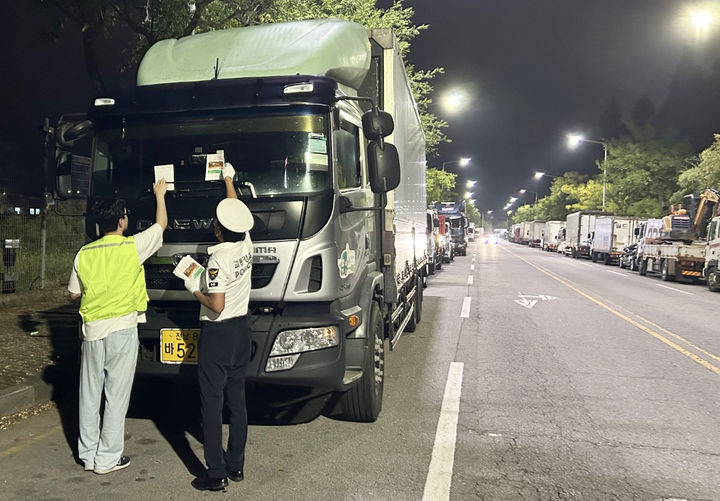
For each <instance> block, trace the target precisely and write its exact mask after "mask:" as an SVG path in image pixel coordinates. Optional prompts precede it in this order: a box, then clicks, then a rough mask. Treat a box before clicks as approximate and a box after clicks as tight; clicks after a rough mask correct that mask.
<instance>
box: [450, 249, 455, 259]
mask: <svg viewBox="0 0 720 501" xmlns="http://www.w3.org/2000/svg"><path fill="white" fill-rule="evenodd" d="M450 261H455V249H453V250H451V251H450Z"/></svg>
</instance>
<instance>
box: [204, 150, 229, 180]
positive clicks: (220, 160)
mask: <svg viewBox="0 0 720 501" xmlns="http://www.w3.org/2000/svg"><path fill="white" fill-rule="evenodd" d="M224 165H225V152H223V151H218V152H217V153H209V154H208V156H207V158H206V160H205V181H220V180H222V170H223V166H224Z"/></svg>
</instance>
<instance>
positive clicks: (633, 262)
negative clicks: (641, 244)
mask: <svg viewBox="0 0 720 501" xmlns="http://www.w3.org/2000/svg"><path fill="white" fill-rule="evenodd" d="M628 268H630V271H637V270H638V263H637V259H635V258H634V257H631V258H630V266H628Z"/></svg>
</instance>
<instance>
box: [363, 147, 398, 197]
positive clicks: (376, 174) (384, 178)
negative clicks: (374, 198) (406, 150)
mask: <svg viewBox="0 0 720 501" xmlns="http://www.w3.org/2000/svg"><path fill="white" fill-rule="evenodd" d="M367 152H368V174H369V175H370V189H371V190H372V191H373V193H387V192H388V191H391V190H394V189H395V188H397V187H398V185H399V184H400V157H399V156H398V151H397V148H395V145H393V144H390V143H385V144H384V145H382V146H381V145H380V144H379V143H378V142H377V141H371V142H370V143H368V149H367Z"/></svg>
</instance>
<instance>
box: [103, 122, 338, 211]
mask: <svg viewBox="0 0 720 501" xmlns="http://www.w3.org/2000/svg"><path fill="white" fill-rule="evenodd" d="M327 123H328V120H327V117H326V116H325V115H322V114H310V113H307V112H298V113H294V114H293V113H288V112H287V110H284V113H283V114H269V113H265V114H263V115H262V116H258V115H257V111H255V113H254V114H253V115H250V114H248V115H247V116H238V115H234V116H232V117H228V118H222V117H220V118H219V117H217V116H213V117H207V116H205V117H202V116H201V117H182V118H177V119H167V118H155V117H154V118H133V117H130V118H122V119H115V120H113V121H112V122H110V123H101V124H100V126H99V127H98V133H97V137H96V140H95V148H94V153H93V172H92V190H93V194H94V196H96V197H104V196H122V197H131V196H133V195H137V194H138V193H139V192H144V191H146V190H147V189H148V188H149V187H150V185H151V183H152V182H153V181H154V180H155V168H156V166H164V167H161V169H165V171H166V172H167V169H171V171H172V172H173V175H174V189H175V190H176V191H180V192H187V193H188V196H193V195H194V194H198V195H200V194H201V193H204V192H207V191H208V190H222V189H223V185H222V183H221V182H220V179H219V175H218V174H215V175H214V176H212V175H207V174H206V166H207V163H208V155H215V154H218V153H222V154H224V158H225V161H228V162H231V163H232V164H233V167H234V168H235V171H236V172H237V178H236V179H237V181H238V184H239V185H240V187H241V191H242V192H243V194H247V195H252V196H264V195H282V194H299V193H313V192H318V191H322V190H324V189H326V188H327V187H329V186H330V179H329V176H330V174H329V172H330V170H329V160H328V158H329V151H328V140H327V138H328V131H327ZM210 160H212V157H211V158H210Z"/></svg>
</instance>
